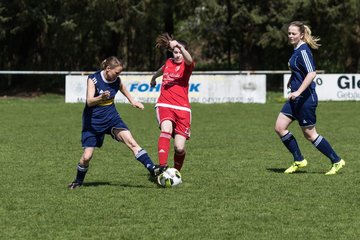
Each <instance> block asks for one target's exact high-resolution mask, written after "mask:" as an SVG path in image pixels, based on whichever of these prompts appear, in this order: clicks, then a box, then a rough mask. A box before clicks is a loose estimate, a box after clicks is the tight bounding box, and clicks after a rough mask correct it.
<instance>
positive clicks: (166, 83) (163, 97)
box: [156, 58, 195, 111]
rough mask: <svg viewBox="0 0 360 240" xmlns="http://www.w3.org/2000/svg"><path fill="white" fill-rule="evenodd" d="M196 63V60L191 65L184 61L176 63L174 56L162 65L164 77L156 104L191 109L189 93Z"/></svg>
mask: <svg viewBox="0 0 360 240" xmlns="http://www.w3.org/2000/svg"><path fill="white" fill-rule="evenodd" d="M194 65H195V64H194V62H193V63H192V64H191V65H186V64H185V62H184V61H182V62H181V63H175V62H174V60H173V59H172V58H169V59H168V60H166V62H165V64H164V66H163V67H162V71H163V79H162V84H161V90H160V97H159V99H158V101H157V104H156V106H161V107H168V108H174V109H179V110H185V111H191V110H190V103H189V97H188V93H189V80H190V76H191V73H192V71H193V69H194Z"/></svg>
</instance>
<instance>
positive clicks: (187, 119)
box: [150, 33, 195, 171]
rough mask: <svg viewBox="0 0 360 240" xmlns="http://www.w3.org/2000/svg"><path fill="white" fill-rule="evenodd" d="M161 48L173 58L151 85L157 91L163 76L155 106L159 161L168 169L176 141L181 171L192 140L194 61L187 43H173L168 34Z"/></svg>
mask: <svg viewBox="0 0 360 240" xmlns="http://www.w3.org/2000/svg"><path fill="white" fill-rule="evenodd" d="M156 46H157V47H162V48H166V49H167V50H169V51H171V52H172V53H173V58H169V59H167V60H166V62H165V64H164V65H163V66H162V67H161V68H160V69H159V70H157V71H156V73H155V74H154V75H153V77H152V79H151V81H150V85H151V87H155V85H156V78H157V77H160V76H161V75H163V78H162V85H161V91H160V96H159V98H158V100H157V103H156V105H155V109H156V115H157V116H156V117H157V120H158V123H159V126H160V130H161V133H160V136H159V140H158V157H159V164H160V165H161V166H167V164H168V156H169V151H170V140H171V138H172V137H173V138H174V150H175V153H174V167H175V168H176V169H177V170H179V171H180V170H181V168H182V166H183V163H184V159H185V154H186V151H185V142H186V140H188V139H190V125H191V108H190V103H189V97H188V92H189V79H190V76H191V73H192V71H193V69H194V65H195V63H194V61H193V59H192V57H191V55H190V53H189V52H188V51H187V44H186V42H184V41H180V40H179V41H177V40H175V39H172V37H170V36H169V35H168V34H167V33H165V34H162V35H160V36H159V37H158V38H157V41H156Z"/></svg>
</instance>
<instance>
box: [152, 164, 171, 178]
mask: <svg viewBox="0 0 360 240" xmlns="http://www.w3.org/2000/svg"><path fill="white" fill-rule="evenodd" d="M167 168H168V166H160V165H155V166H154V169H153V170H152V171H151V175H152V176H153V177H157V176H159V175H160V174H162V173H163V172H164V171H165V170H166V169H167Z"/></svg>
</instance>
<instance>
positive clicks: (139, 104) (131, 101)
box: [119, 84, 144, 109]
mask: <svg viewBox="0 0 360 240" xmlns="http://www.w3.org/2000/svg"><path fill="white" fill-rule="evenodd" d="M119 90H120V92H121V93H122V94H123V95H124V96H125V97H126V98H127V100H129V102H130V104H131V105H132V106H133V107H136V108H139V109H144V105H143V104H142V103H141V102H138V101H135V100H134V98H133V97H132V96H131V94H130V93H129V91H128V90H127V89H126V87H125V86H124V84H120V88H119Z"/></svg>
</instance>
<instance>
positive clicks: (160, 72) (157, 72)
mask: <svg viewBox="0 0 360 240" xmlns="http://www.w3.org/2000/svg"><path fill="white" fill-rule="evenodd" d="M162 68H163V67H161V68H159V69H158V70H157V71H156V72H155V73H154V75H153V76H152V78H151V81H150V87H155V86H156V78H158V77H160V76H161V75H163V71H162Z"/></svg>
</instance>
